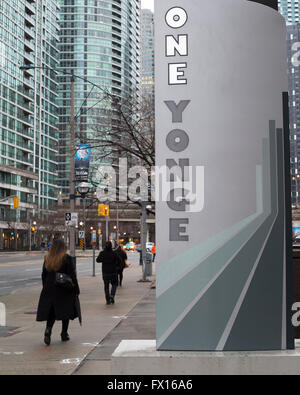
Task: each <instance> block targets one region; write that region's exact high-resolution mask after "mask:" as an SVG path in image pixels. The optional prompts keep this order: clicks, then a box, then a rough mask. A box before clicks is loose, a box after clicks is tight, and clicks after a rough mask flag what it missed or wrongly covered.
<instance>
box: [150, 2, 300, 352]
mask: <svg viewBox="0 0 300 395" xmlns="http://www.w3.org/2000/svg"><path fill="white" fill-rule="evenodd" d="M259 3H261V2H254V1H246V0H214V1H211V0H178V1H176V2H174V1H172V0H164V1H156V4H155V7H156V12H155V31H156V37H155V45H156V55H155V56H156V59H155V64H156V155H157V159H156V164H157V172H156V183H157V185H156V194H157V195H156V198H157V204H156V211H157V225H158V226H157V246H158V248H157V251H158V252H157V258H158V259H157V261H158V267H157V346H158V349H160V350H267V349H286V348H292V347H293V339H292V330H291V328H290V325H291V324H290V319H289V317H290V315H289V314H290V311H291V305H290V303H291V297H290V294H291V287H292V281H291V280H292V279H291V260H290V243H289V236H288V234H289V233H288V227H287V223H288V218H287V212H288V209H287V210H286V206H288V205H289V199H288V197H287V193H288V188H287V185H288V180H287V174H288V171H287V168H288V162H289V161H288V160H287V159H286V157H285V155H286V146H287V144H286V142H287V138H288V127H287V122H284V119H283V92H286V91H287V89H288V81H287V72H286V70H287V64H286V44H285V22H284V19H283V18H282V17H281V16H280V15H279V14H278V13H277V12H276V11H275V10H274V9H272V7H266V6H263V5H262V4H259ZM164 169H167V170H168V171H164ZM166 185H167V187H166ZM287 301H288V302H287ZM254 323H255V325H254ZM247 328H249V332H248V329H247ZM250 332H251V333H250Z"/></svg>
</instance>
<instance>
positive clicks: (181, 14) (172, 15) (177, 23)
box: [166, 7, 188, 29]
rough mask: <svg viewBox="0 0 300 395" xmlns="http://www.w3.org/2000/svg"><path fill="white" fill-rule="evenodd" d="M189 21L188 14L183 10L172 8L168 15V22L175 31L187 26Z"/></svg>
mask: <svg viewBox="0 0 300 395" xmlns="http://www.w3.org/2000/svg"><path fill="white" fill-rule="evenodd" d="M187 19H188V16H187V13H186V11H185V10H184V9H183V8H180V7H174V8H171V9H170V10H169V11H168V12H167V14H166V22H167V24H168V26H170V27H172V28H173V29H179V28H180V27H182V26H184V25H185V24H186V21H187Z"/></svg>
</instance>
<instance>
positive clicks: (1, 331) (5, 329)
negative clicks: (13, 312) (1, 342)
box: [0, 326, 19, 337]
mask: <svg viewBox="0 0 300 395" xmlns="http://www.w3.org/2000/svg"><path fill="white" fill-rule="evenodd" d="M17 329H19V328H18V327H17V326H0V337H9V336H13V335H15V334H16V333H17Z"/></svg>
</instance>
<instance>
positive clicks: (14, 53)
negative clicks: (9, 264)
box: [0, 0, 59, 249]
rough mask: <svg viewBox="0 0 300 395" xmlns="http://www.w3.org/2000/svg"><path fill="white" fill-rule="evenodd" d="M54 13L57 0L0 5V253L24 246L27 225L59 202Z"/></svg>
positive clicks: (11, 1)
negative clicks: (16, 201)
mask: <svg viewBox="0 0 300 395" xmlns="http://www.w3.org/2000/svg"><path fill="white" fill-rule="evenodd" d="M58 11H59V8H58V2H57V1H56V0H47V1H46V0H38V1H36V0H2V1H1V2H0V54H1V56H0V249H1V248H12V249H14V248H17V247H18V248H24V247H26V246H28V244H29V233H30V229H29V226H28V224H30V221H31V220H33V219H35V220H36V221H43V220H44V219H43V217H44V215H45V214H47V213H48V214H49V212H50V213H51V212H53V211H54V209H55V205H56V201H57V141H58V135H57V129H56V123H57V120H58V118H57V107H56V103H55V101H56V96H57V79H56V76H55V73H54V72H53V71H51V70H49V69H46V68H45V67H50V68H55V67H56V65H57V60H58V48H57V42H58V38H59V37H58V28H59V25H58V17H59V14H58ZM20 66H26V67H27V68H26V69H25V70H21V69H20ZM34 67H35V68H34ZM13 196H17V197H18V198H19V207H18V208H13V206H12V197H13ZM38 225H39V224H38V223H37V226H38Z"/></svg>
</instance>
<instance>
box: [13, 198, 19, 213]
mask: <svg viewBox="0 0 300 395" xmlns="http://www.w3.org/2000/svg"><path fill="white" fill-rule="evenodd" d="M18 208H19V198H18V196H15V197H14V209H15V210H17V209H18Z"/></svg>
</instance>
